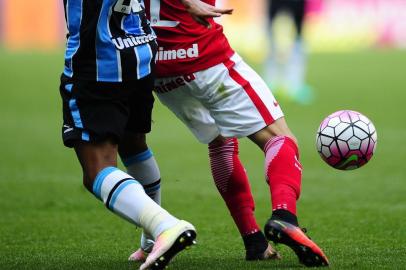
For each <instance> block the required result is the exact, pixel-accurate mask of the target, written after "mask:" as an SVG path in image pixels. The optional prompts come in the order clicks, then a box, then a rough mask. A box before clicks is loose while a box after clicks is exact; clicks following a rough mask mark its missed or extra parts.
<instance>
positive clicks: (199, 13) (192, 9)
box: [180, 0, 233, 28]
mask: <svg viewBox="0 0 406 270" xmlns="http://www.w3.org/2000/svg"><path fill="white" fill-rule="evenodd" d="M180 1H181V2H182V4H183V5H184V6H185V7H186V10H187V12H189V13H190V15H192V17H193V19H195V20H196V21H197V22H198V23H200V24H203V25H204V26H206V27H207V28H210V27H211V25H210V23H209V22H208V21H207V19H208V18H213V17H220V16H221V15H223V14H232V13H233V9H232V8H217V7H215V6H212V5H209V4H207V3H205V2H202V1H200V0H180Z"/></svg>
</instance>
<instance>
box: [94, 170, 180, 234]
mask: <svg viewBox="0 0 406 270" xmlns="http://www.w3.org/2000/svg"><path fill="white" fill-rule="evenodd" d="M93 193H94V194H95V196H96V197H97V198H99V199H100V200H102V201H103V202H104V204H105V205H106V206H107V208H109V209H110V210H111V211H113V212H114V213H116V214H117V215H119V216H121V217H123V218H125V219H126V220H128V221H129V222H131V223H133V224H135V225H137V226H141V227H142V228H143V229H144V230H145V231H146V232H148V233H149V234H151V235H152V237H153V238H154V239H156V238H157V237H158V236H159V235H160V234H161V233H162V232H164V231H165V230H167V229H169V228H171V227H173V226H174V225H175V224H176V223H177V222H178V221H179V220H178V219H177V218H175V217H174V216H172V215H170V214H169V213H168V212H167V211H166V210H164V209H163V208H161V207H160V206H159V205H158V204H156V203H155V202H154V201H153V200H152V199H151V198H150V197H148V196H147V195H146V194H145V192H144V189H143V187H142V185H141V184H140V183H139V182H138V181H136V180H135V179H134V178H133V177H131V176H130V175H128V174H127V173H125V172H123V171H121V170H119V169H117V168H116V167H107V168H104V169H103V170H101V171H100V172H99V174H98V175H97V176H96V179H95V181H94V184H93Z"/></svg>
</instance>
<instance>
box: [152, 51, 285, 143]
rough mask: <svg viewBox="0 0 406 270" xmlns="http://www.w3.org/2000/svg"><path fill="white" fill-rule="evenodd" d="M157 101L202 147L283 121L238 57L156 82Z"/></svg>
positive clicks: (264, 88) (257, 78) (263, 86)
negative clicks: (182, 124)
mask: <svg viewBox="0 0 406 270" xmlns="http://www.w3.org/2000/svg"><path fill="white" fill-rule="evenodd" d="M155 89H156V93H157V96H158V98H159V99H160V101H161V102H162V103H163V104H164V105H166V106H167V107H168V108H169V109H170V110H171V111H172V112H173V113H175V115H176V116H177V117H178V118H179V119H180V120H181V121H182V122H183V123H184V124H185V125H186V126H187V127H188V128H189V129H190V130H191V131H192V133H193V134H194V135H195V136H196V138H197V139H198V140H199V141H200V142H202V143H205V144H208V143H210V142H211V141H213V140H214V139H215V138H216V137H217V136H218V135H220V134H221V135H222V136H224V137H237V138H241V137H246V136H248V135H251V134H253V133H255V132H257V131H259V130H261V129H263V128H264V127H266V126H268V125H270V124H272V123H273V122H274V121H275V120H276V119H278V118H281V117H283V112H282V110H281V108H280V106H279V104H278V102H277V101H276V100H275V98H274V96H273V95H272V92H271V91H270V90H269V88H268V87H267V85H266V84H265V82H264V81H263V80H262V79H261V77H260V76H259V75H258V74H257V73H256V72H255V71H254V70H253V69H252V68H250V67H249V66H248V65H247V64H246V63H245V62H244V61H243V60H242V59H241V57H240V56H239V55H238V54H234V55H233V56H232V57H231V58H230V59H229V60H227V61H225V62H224V63H221V64H218V65H216V66H213V67H211V68H208V69H206V70H203V71H199V72H195V73H193V74H188V75H184V76H177V77H166V78H158V79H157V80H156V81H155Z"/></svg>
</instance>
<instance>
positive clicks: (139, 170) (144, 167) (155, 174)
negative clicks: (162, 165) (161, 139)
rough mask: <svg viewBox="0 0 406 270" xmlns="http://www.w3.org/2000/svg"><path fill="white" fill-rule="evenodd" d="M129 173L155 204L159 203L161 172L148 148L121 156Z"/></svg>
mask: <svg viewBox="0 0 406 270" xmlns="http://www.w3.org/2000/svg"><path fill="white" fill-rule="evenodd" d="M122 160H123V163H124V165H125V167H126V168H127V172H128V174H129V175H131V176H132V177H134V178H135V179H137V181H138V182H140V184H141V185H142V186H143V187H144V190H145V193H147V195H148V196H150V197H151V199H153V200H154V201H155V202H156V203H157V204H159V205H160V204H161V173H160V172H159V167H158V164H157V162H156V160H155V158H154V154H153V153H152V151H151V150H150V149H147V150H146V151H144V152H142V153H139V154H137V155H134V156H131V157H126V158H124V157H123V158H122Z"/></svg>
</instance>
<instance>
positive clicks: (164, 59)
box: [144, 0, 234, 77]
mask: <svg viewBox="0 0 406 270" xmlns="http://www.w3.org/2000/svg"><path fill="white" fill-rule="evenodd" d="M144 2H145V9H146V12H147V17H148V18H149V19H150V22H151V25H152V27H153V28H154V31H155V33H156V34H157V36H158V52H157V55H156V64H157V65H156V75H157V77H170V76H180V75H185V74H190V73H193V72H196V71H199V70H204V69H207V68H209V67H212V66H214V65H217V64H219V63H222V62H224V61H225V60H226V59H228V58H229V57H231V55H233V54H234V52H233V50H232V49H231V47H230V45H229V43H228V41H227V38H226V37H225V35H224V33H223V27H222V26H221V25H219V24H218V23H216V22H215V21H214V20H213V19H209V20H208V21H209V22H210V24H211V28H210V29H209V28H206V27H205V26H203V25H201V24H199V23H197V22H196V21H195V20H194V19H193V18H192V16H191V15H190V14H189V13H188V12H187V11H186V9H185V7H184V6H183V4H182V3H181V1H179V0H176V1H173V0H145V1H144ZM203 2H205V3H208V4H211V5H215V2H216V1H215V0H203Z"/></svg>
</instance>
